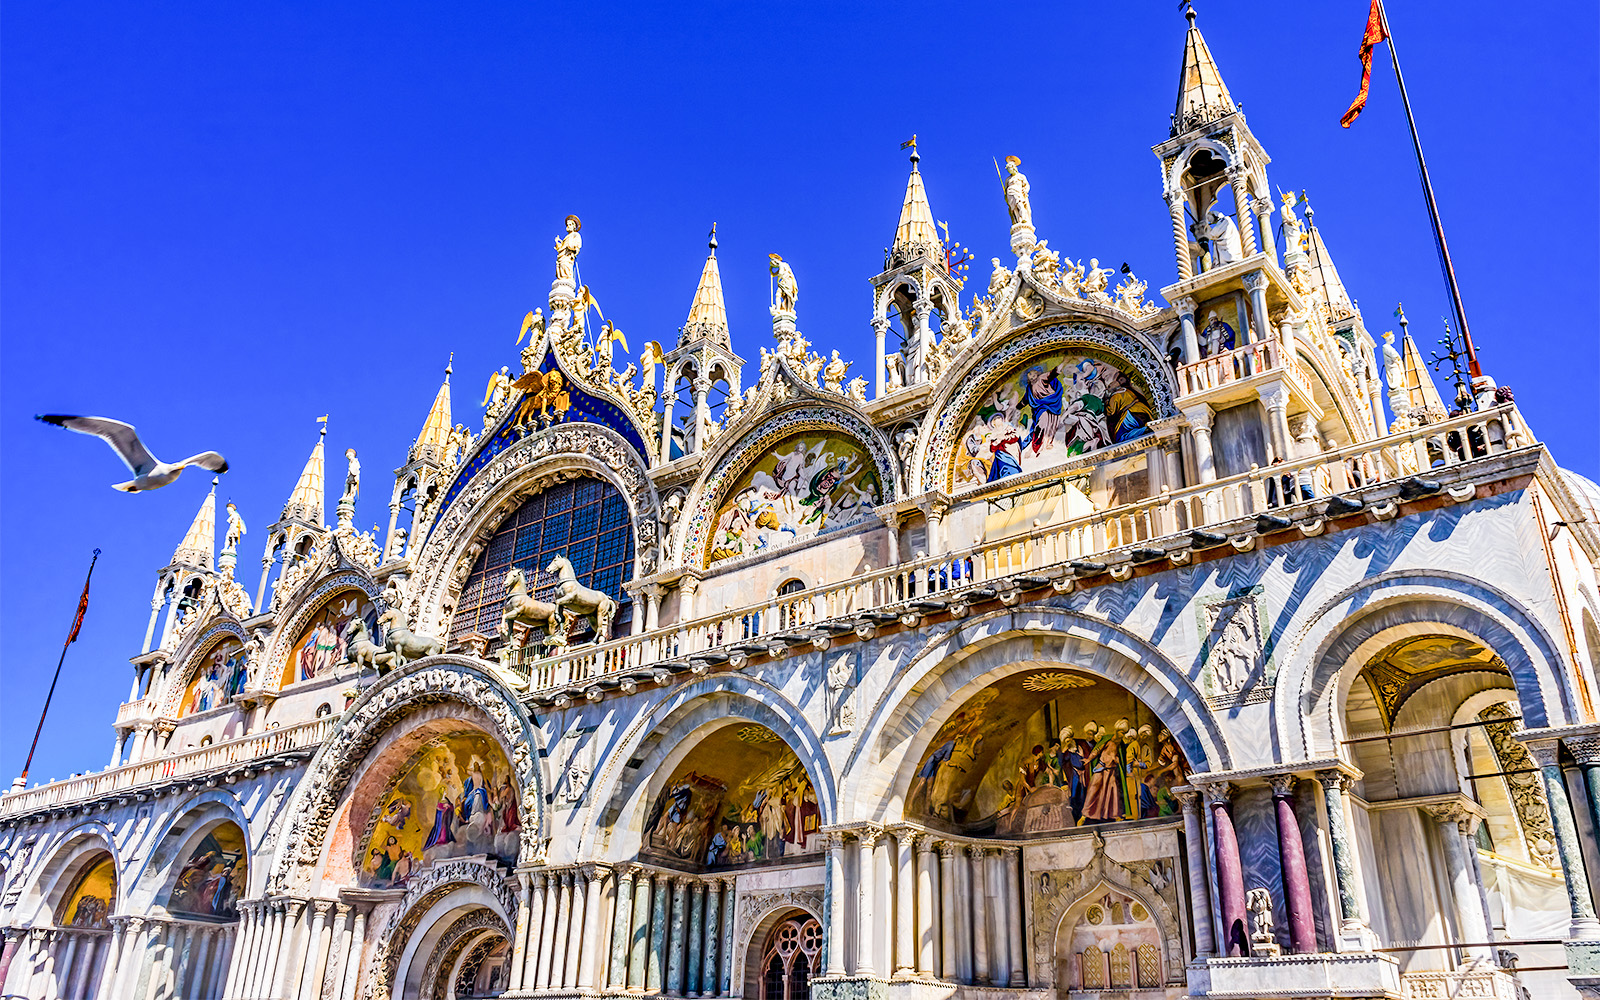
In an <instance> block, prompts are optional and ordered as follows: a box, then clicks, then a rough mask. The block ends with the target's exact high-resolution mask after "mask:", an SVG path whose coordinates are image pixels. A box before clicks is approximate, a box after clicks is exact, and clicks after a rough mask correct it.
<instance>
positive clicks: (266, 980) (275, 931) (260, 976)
mask: <svg viewBox="0 0 1600 1000" xmlns="http://www.w3.org/2000/svg"><path fill="white" fill-rule="evenodd" d="M262 903H263V906H265V908H266V911H267V927H266V934H265V935H263V937H262V940H263V941H264V942H265V943H266V947H265V948H263V949H261V955H260V961H258V962H257V963H256V967H255V971H254V972H252V973H251V975H250V989H249V992H247V993H245V996H249V997H259V996H265V995H267V993H269V992H270V991H271V989H272V972H273V969H275V968H276V967H277V959H278V952H279V950H280V946H281V945H282V943H283V920H284V906H285V901H284V900H281V899H272V900H263V901H262Z"/></svg>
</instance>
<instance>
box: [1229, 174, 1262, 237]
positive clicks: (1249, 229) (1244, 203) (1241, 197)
mask: <svg viewBox="0 0 1600 1000" xmlns="http://www.w3.org/2000/svg"><path fill="white" fill-rule="evenodd" d="M1228 184H1229V186H1231V187H1232V188H1233V207H1234V209H1235V210H1236V211H1237V212H1238V214H1239V235H1240V237H1242V238H1243V240H1244V255H1245V256H1246V257H1253V256H1255V254H1256V253H1258V252H1259V246H1258V244H1257V243H1256V227H1255V225H1254V224H1253V223H1252V222H1251V221H1250V201H1251V199H1250V194H1249V192H1248V190H1247V188H1248V187H1249V184H1248V183H1247V178H1246V176H1245V171H1244V168H1243V167H1234V168H1232V169H1230V170H1229V171H1228Z"/></svg>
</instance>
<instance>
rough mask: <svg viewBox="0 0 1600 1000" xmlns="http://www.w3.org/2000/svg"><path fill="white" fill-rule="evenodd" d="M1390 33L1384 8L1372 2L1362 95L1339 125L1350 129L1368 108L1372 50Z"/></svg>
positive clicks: (1365, 41)
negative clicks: (1385, 24)
mask: <svg viewBox="0 0 1600 1000" xmlns="http://www.w3.org/2000/svg"><path fill="white" fill-rule="evenodd" d="M1388 37H1389V32H1388V31H1387V30H1385V26H1384V18H1383V8H1382V7H1381V6H1380V5H1379V3H1378V0H1372V7H1371V8H1370V9H1369V10H1368V11H1367V30H1366V33H1365V34H1363V35H1362V36H1361V93H1359V94H1357V95H1356V99H1355V101H1354V102H1352V103H1351V105H1350V110H1348V111H1346V112H1345V113H1344V117H1342V118H1340V119H1339V124H1340V125H1341V126H1343V127H1344V128H1349V127H1350V123H1351V122H1353V121H1355V120H1356V119H1357V118H1358V117H1360V115H1361V112H1362V110H1363V109H1365V108H1366V106H1367V88H1368V87H1369V86H1371V84H1372V50H1373V49H1375V48H1377V46H1378V43H1379V42H1382V41H1385V40H1387V39H1388Z"/></svg>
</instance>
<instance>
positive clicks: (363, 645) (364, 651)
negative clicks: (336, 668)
mask: <svg viewBox="0 0 1600 1000" xmlns="http://www.w3.org/2000/svg"><path fill="white" fill-rule="evenodd" d="M344 660H345V662H346V663H356V664H360V665H362V666H366V665H370V666H371V667H372V669H374V670H376V671H377V672H378V673H379V674H386V673H388V672H389V669H390V668H391V667H393V666H394V654H393V653H391V652H389V651H388V650H386V649H384V648H383V647H382V646H380V645H379V644H378V643H376V642H373V641H372V636H371V634H369V633H368V632H367V623H366V622H364V621H362V620H361V619H360V618H352V619H351V620H350V624H348V625H346V626H345V627H344Z"/></svg>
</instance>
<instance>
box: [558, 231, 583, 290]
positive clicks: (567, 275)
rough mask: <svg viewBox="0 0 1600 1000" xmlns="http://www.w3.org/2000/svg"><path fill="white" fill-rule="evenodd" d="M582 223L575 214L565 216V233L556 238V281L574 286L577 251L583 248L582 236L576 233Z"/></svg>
mask: <svg viewBox="0 0 1600 1000" xmlns="http://www.w3.org/2000/svg"><path fill="white" fill-rule="evenodd" d="M582 228H583V223H582V222H581V221H579V219H578V217H577V216H576V215H569V216H567V235H565V236H563V237H561V238H560V239H558V240H556V281H557V283H564V284H566V285H568V286H574V283H575V282H576V280H577V271H578V251H580V250H582V249H583V237H582V236H580V235H578V232H579V230H581V229H582Z"/></svg>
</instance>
